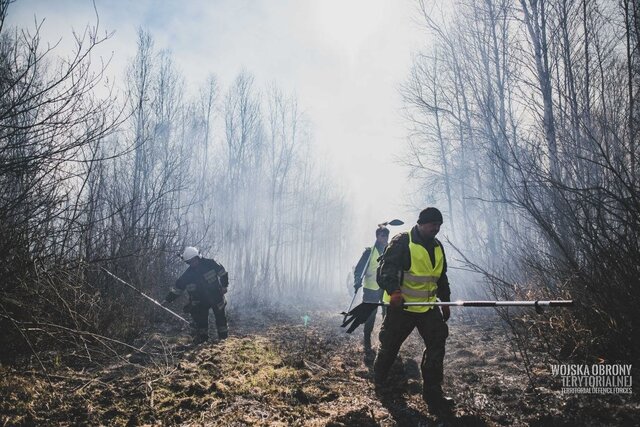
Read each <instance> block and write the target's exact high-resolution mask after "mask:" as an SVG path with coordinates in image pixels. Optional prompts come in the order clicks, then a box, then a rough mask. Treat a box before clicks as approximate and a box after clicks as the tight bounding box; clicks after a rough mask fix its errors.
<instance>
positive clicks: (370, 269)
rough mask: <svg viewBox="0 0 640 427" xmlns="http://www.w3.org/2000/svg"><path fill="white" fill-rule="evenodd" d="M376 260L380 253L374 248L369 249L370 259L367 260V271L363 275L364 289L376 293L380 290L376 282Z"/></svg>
mask: <svg viewBox="0 0 640 427" xmlns="http://www.w3.org/2000/svg"><path fill="white" fill-rule="evenodd" d="M378 258H380V252H378V249H377V248H376V247H375V246H374V247H372V248H371V257H370V258H369V265H368V266H367V271H366V273H365V274H364V285H363V286H364V288H365V289H371V290H372V291H377V290H378V289H380V286H378V282H376V270H377V269H378Z"/></svg>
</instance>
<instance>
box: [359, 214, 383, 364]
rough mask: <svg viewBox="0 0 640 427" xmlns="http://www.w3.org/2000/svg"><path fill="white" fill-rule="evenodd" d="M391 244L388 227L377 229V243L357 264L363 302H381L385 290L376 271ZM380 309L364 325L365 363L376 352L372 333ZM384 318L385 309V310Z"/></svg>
mask: <svg viewBox="0 0 640 427" xmlns="http://www.w3.org/2000/svg"><path fill="white" fill-rule="evenodd" d="M388 242H389V229H388V228H386V227H382V226H380V227H378V228H377V229H376V243H375V244H374V246H373V247H371V248H366V249H365V250H364V252H363V253H362V256H361V257H360V261H358V264H356V268H355V270H354V274H353V277H354V286H353V287H354V288H355V290H356V291H357V290H358V289H360V287H363V282H364V287H363V289H362V302H373V303H377V302H381V301H382V294H383V292H384V291H383V290H382V289H380V286H378V283H377V282H376V270H377V268H378V258H380V255H382V253H383V252H384V250H385V248H386V247H387V243H388ZM377 313H378V309H377V307H376V309H375V310H374V311H372V312H371V315H370V316H369V317H368V318H367V321H366V322H365V324H364V352H365V361H367V362H369V363H370V362H373V358H374V357H375V352H374V351H373V349H372V348H371V333H372V332H373V327H374V325H375V322H376V314H377ZM383 316H384V309H383Z"/></svg>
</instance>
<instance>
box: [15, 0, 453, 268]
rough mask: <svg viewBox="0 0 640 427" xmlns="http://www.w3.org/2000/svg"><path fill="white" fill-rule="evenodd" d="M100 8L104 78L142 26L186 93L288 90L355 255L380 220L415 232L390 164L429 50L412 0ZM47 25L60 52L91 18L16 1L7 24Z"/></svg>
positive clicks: (399, 177) (82, 5)
mask: <svg viewBox="0 0 640 427" xmlns="http://www.w3.org/2000/svg"><path fill="white" fill-rule="evenodd" d="M95 3H96V7H97V10H98V14H99V17H100V28H101V29H102V30H103V31H115V34H114V35H113V37H112V38H111V39H110V40H109V41H108V42H107V43H106V45H105V46H104V47H103V50H102V51H101V53H102V54H104V55H105V56H109V55H110V54H111V53H113V60H112V64H111V67H110V73H112V74H113V75H114V76H116V78H121V77H122V75H123V73H124V67H125V64H126V63H127V61H128V60H129V59H130V58H132V57H133V56H134V55H135V50H136V40H137V38H136V37H137V36H136V32H137V29H138V28H139V27H143V28H144V29H146V30H148V31H149V32H150V33H151V34H152V36H153V38H154V41H155V48H156V49H170V50H171V52H172V53H173V56H174V61H175V63H176V64H177V66H178V67H179V69H180V70H181V71H182V73H183V74H184V76H185V79H186V80H187V82H188V83H189V84H191V85H193V86H196V85H198V84H200V83H202V82H203V81H204V80H205V78H206V76H207V75H208V74H210V73H214V74H215V75H216V76H218V78H219V82H220V85H221V87H222V88H223V90H226V88H227V87H228V86H229V84H230V83H231V82H232V80H233V79H234V78H235V76H236V75H237V74H238V73H239V72H240V71H241V70H243V69H244V70H247V71H248V72H250V73H252V74H253V75H254V76H255V81H256V83H257V84H258V85H261V86H266V85H267V84H270V83H276V84H277V85H278V86H279V87H280V88H282V89H283V90H285V91H288V92H294V91H295V93H296V94H297V97H298V101H299V105H300V106H301V107H302V108H303V110H304V112H305V114H306V115H307V117H308V118H310V120H311V122H312V130H313V134H314V140H315V145H316V146H317V147H319V149H320V151H322V152H324V153H326V156H325V158H328V159H330V162H331V163H332V169H333V170H334V172H335V175H337V176H338V177H339V178H340V179H339V181H340V185H342V186H343V187H344V188H345V189H346V191H347V194H348V200H349V201H350V202H351V203H352V204H353V211H354V214H355V215H354V216H355V220H356V223H355V224H353V227H352V230H353V236H352V239H353V242H354V252H355V253H354V256H357V253H359V251H361V250H362V246H365V245H370V244H371V243H372V242H373V240H374V235H373V230H374V229H375V225H376V224H377V223H378V222H380V221H383V220H386V219H392V218H394V217H398V218H401V219H403V220H405V222H407V226H410V225H412V224H413V223H415V219H416V218H417V213H418V212H417V211H416V209H408V210H407V209H406V208H405V206H406V203H407V200H408V199H407V197H406V196H407V195H408V194H409V193H411V192H412V191H413V189H412V187H411V186H410V185H409V182H408V181H407V179H406V174H407V171H406V170H405V169H404V168H403V167H402V166H400V165H399V164H397V162H396V161H395V157H396V156H399V155H401V154H402V153H404V152H405V147H406V144H405V136H406V123H405V122H404V120H403V119H402V117H401V115H400V108H401V106H402V104H401V100H400V96H399V93H398V87H399V85H400V84H401V82H402V81H403V80H404V79H405V78H406V76H407V75H408V71H409V68H410V65H411V55H412V53H414V52H416V51H417V50H419V49H420V48H422V47H424V46H425V45H426V43H427V42H428V40H427V38H426V37H427V36H426V35H425V33H424V32H422V31H421V30H420V29H419V28H418V26H417V24H415V21H414V18H415V13H416V12H415V8H416V2H415V0H290V1H284V0H254V1H250V0H208V1H201V0H197V1H192V0H185V1H168V0H162V1H160V0H158V1H151V0H136V1H124V0H112V1H106V0H96V1H95ZM42 19H45V22H44V26H43V30H42V35H43V40H45V41H57V40H58V39H60V38H62V44H61V48H64V47H65V46H68V45H69V43H70V42H71V41H72V36H71V28H72V27H73V28H75V29H76V30H77V31H78V30H82V29H84V27H85V26H86V25H87V24H91V25H95V12H94V9H93V3H92V2H91V1H87V0H74V1H71V0H56V1H51V0H18V1H17V2H16V3H14V4H12V5H11V6H10V8H9V17H8V21H9V24H10V25H18V26H20V27H25V26H27V27H29V28H33V27H34V20H38V21H40V20H42ZM58 52H59V53H60V54H62V53H64V52H63V51H62V50H59V51H58ZM406 228H407V227H398V228H397V229H394V230H393V231H401V230H404V229H406ZM393 231H392V235H393V234H394V233H393ZM443 234H446V225H445V227H443ZM354 263H355V260H354Z"/></svg>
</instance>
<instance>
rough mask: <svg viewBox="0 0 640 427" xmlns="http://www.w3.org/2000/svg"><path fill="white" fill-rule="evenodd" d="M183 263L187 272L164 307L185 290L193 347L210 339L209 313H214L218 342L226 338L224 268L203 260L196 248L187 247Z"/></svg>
mask: <svg viewBox="0 0 640 427" xmlns="http://www.w3.org/2000/svg"><path fill="white" fill-rule="evenodd" d="M182 259H183V260H184V262H186V263H187V264H189V268H187V270H186V271H185V272H184V273H183V274H182V276H180V278H179V279H178V280H177V281H176V284H175V286H174V287H173V288H172V289H171V292H169V294H168V295H167V296H166V298H165V301H164V303H163V305H164V304H165V303H170V302H172V301H174V300H175V299H176V298H178V297H179V296H180V295H182V293H183V292H184V291H185V290H186V291H187V293H188V294H189V304H188V305H187V306H186V307H185V311H187V312H189V313H190V314H191V318H192V320H193V326H194V343H195V344H199V343H202V342H204V341H207V340H208V339H209V309H212V310H213V315H214V316H215V319H216V328H217V330H218V339H220V340H223V339H225V338H227V336H228V334H229V330H228V328H227V316H226V313H225V306H226V304H227V302H226V300H225V297H224V294H226V293H227V288H228V287H229V276H228V274H227V272H226V270H225V269H224V267H223V266H222V265H220V264H218V263H217V262H215V261H214V260H212V259H208V258H202V257H201V256H200V253H199V252H198V249H197V248H194V247H191V246H189V247H187V248H185V250H184V252H183V253H182Z"/></svg>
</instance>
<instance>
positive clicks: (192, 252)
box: [181, 246, 200, 261]
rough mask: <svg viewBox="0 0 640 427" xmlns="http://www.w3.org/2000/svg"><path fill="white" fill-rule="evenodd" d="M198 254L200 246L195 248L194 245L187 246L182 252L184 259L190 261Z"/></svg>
mask: <svg viewBox="0 0 640 427" xmlns="http://www.w3.org/2000/svg"><path fill="white" fill-rule="evenodd" d="M197 256H200V251H198V248H194V247H193V246H187V247H186V248H184V252H182V255H181V257H182V260H183V261H189V260H190V259H193V258H195V257H197Z"/></svg>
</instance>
